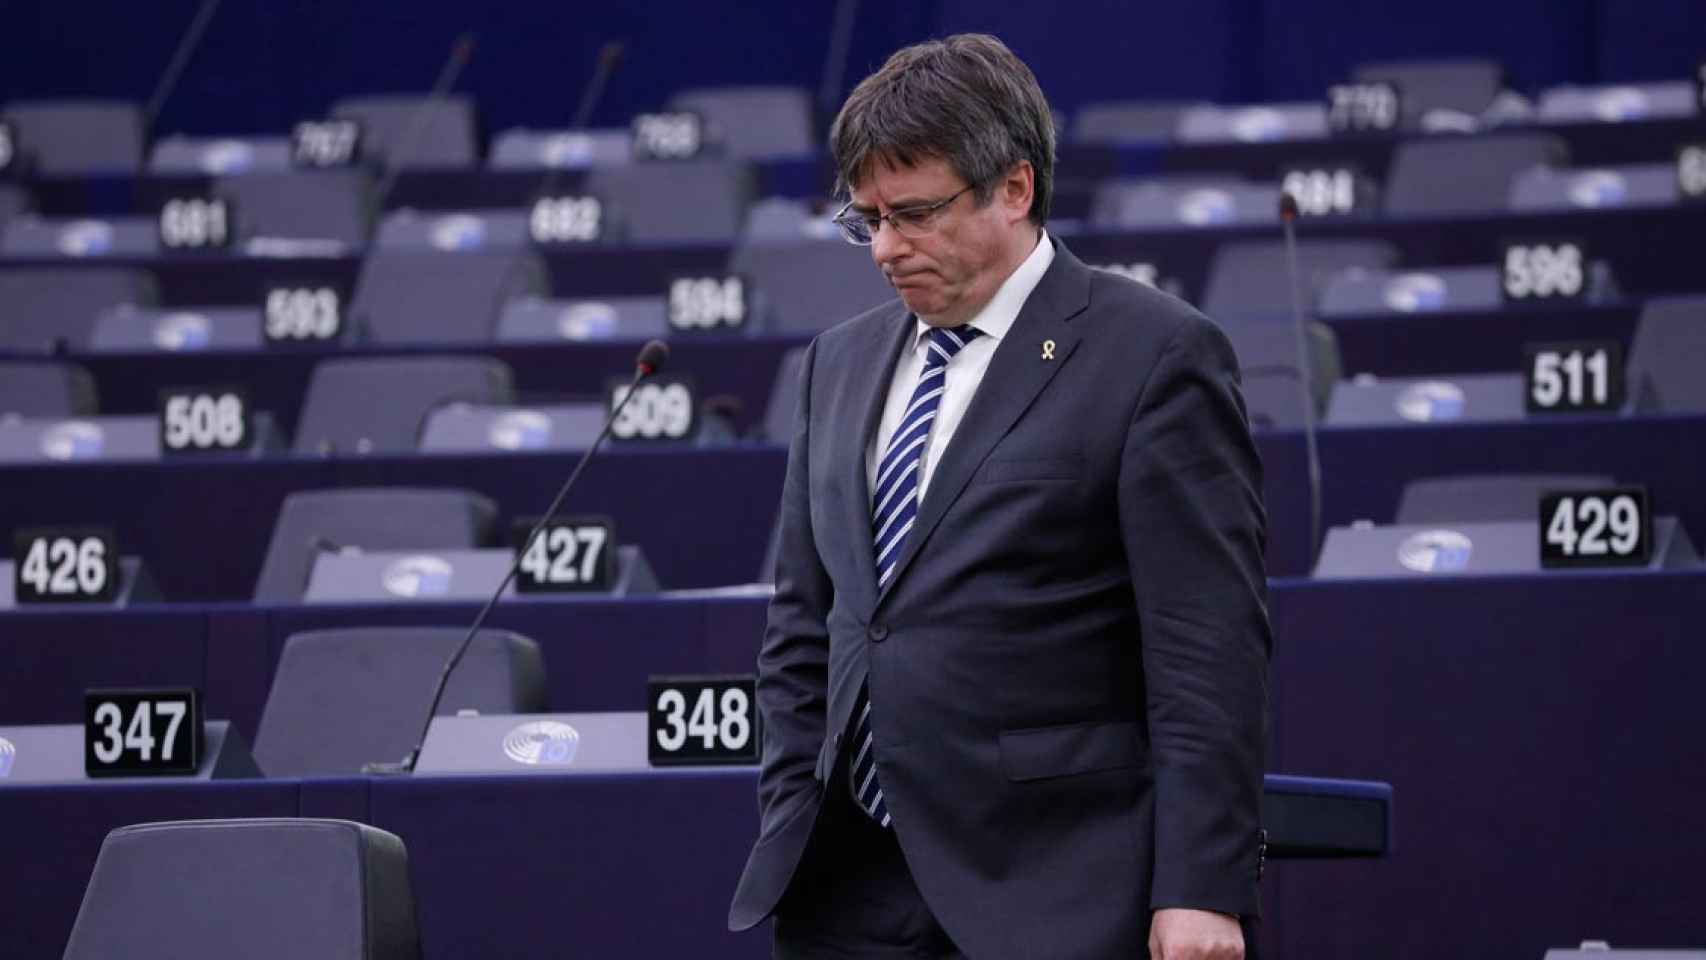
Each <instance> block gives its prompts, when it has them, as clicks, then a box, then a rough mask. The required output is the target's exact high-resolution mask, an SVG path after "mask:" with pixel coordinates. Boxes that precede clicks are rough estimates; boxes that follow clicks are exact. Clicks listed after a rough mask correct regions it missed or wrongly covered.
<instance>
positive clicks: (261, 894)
mask: <svg viewBox="0 0 1706 960" xmlns="http://www.w3.org/2000/svg"><path fill="white" fill-rule="evenodd" d="M344 733H345V732H344V731H339V736H342V735H344ZM106 957H127V958H130V960H183V958H187V957H245V958H248V960H286V958H295V957H323V958H326V960H419V958H420V934H419V931H418V928H417V926H416V923H415V901H414V894H413V891H412V889H411V887H410V884H409V860H408V853H407V851H405V849H404V848H403V841H402V840H400V839H398V838H397V837H396V836H395V835H394V834H391V833H387V832H385V831H384V830H379V829H376V828H374V827H370V826H366V825H365V824H360V823H352V822H349V821H345V820H299V819H259V820H192V821H180V822H167V823H144V824H138V825H136V826H130V827H120V828H119V829H117V830H114V831H112V832H111V833H109V834H107V838H106V840H105V842H103V843H102V844H101V852H100V856H98V857H97V858H96V859H95V869H94V873H93V874H92V875H91V876H90V878H89V887H88V890H87V891H85V892H84V894H83V906H82V908H81V909H79V910H78V911H77V922H76V924H75V925H74V926H73V927H72V929H71V940H70V943H68V944H67V945H66V947H65V960H97V958H106Z"/></svg>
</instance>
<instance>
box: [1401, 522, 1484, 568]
mask: <svg viewBox="0 0 1706 960" xmlns="http://www.w3.org/2000/svg"><path fill="white" fill-rule="evenodd" d="M1474 552H1475V544H1474V542H1473V541H1471V540H1470V539H1469V538H1468V537H1466V536H1464V535H1463V534H1461V533H1458V532H1457V531H1456V530H1424V531H1422V532H1421V533H1418V534H1415V535H1414V536H1411V537H1408V538H1406V539H1405V540H1404V542H1403V543H1401V544H1399V545H1398V563H1399V564H1400V565H1402V566H1403V567H1404V568H1405V569H1407V570H1414V571H1416V572H1417V573H1461V572H1462V571H1464V570H1466V569H1468V567H1469V557H1470V555H1471V554H1473V553H1474Z"/></svg>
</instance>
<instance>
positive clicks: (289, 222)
mask: <svg viewBox="0 0 1706 960" xmlns="http://www.w3.org/2000/svg"><path fill="white" fill-rule="evenodd" d="M372 191H373V183H372V181H371V179H370V178H369V177H368V175H367V174H366V173H365V172H363V171H360V170H313V171H301V172H295V171H290V172H282V173H251V174H245V175H243V176H237V177H223V178H221V179H220V180H219V181H218V182H217V183H216V184H215V185H214V192H215V193H217V194H219V195H221V196H224V197H227V198H229V199H230V200H231V203H232V206H233V207H235V208H236V212H237V227H238V229H239V230H240V231H241V232H242V235H243V236H244V237H245V238H246V239H249V240H251V241H252V240H255V239H266V240H321V241H331V242H334V243H338V244H341V245H343V246H345V247H359V246H361V245H362V244H364V243H366V242H367V231H368V226H369V222H368V220H369V214H370V212H371V211H370V207H369V204H370V203H371V202H372Z"/></svg>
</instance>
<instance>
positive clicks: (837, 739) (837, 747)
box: [835, 733, 841, 750]
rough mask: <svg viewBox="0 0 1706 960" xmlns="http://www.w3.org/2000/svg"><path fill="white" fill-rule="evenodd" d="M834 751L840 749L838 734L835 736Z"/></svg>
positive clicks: (839, 735) (839, 736)
mask: <svg viewBox="0 0 1706 960" xmlns="http://www.w3.org/2000/svg"><path fill="white" fill-rule="evenodd" d="M835 749H837V750H840V749H841V734H839V733H838V734H836V735H835Z"/></svg>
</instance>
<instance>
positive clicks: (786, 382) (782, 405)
mask: <svg viewBox="0 0 1706 960" xmlns="http://www.w3.org/2000/svg"><path fill="white" fill-rule="evenodd" d="M805 358H806V348H805V347H795V348H793V349H792V350H789V351H788V352H787V353H784V354H782V362H781V364H780V365H778V366H777V368H776V382H775V383H774V384H772V385H771V387H770V402H769V403H768V404H766V405H765V407H764V422H763V423H760V424H759V427H758V429H759V439H761V440H768V441H770V442H771V443H779V444H782V445H783V446H786V445H787V444H788V443H789V442H790V441H791V440H792V439H793V437H794V417H795V416H797V415H798V413H799V406H800V372H801V371H800V365H801V363H802V362H803V361H804V360H805Z"/></svg>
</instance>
